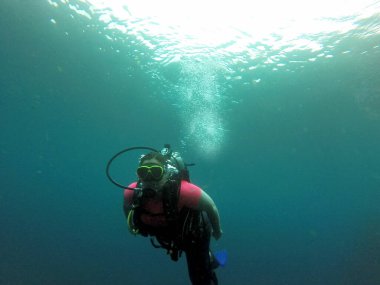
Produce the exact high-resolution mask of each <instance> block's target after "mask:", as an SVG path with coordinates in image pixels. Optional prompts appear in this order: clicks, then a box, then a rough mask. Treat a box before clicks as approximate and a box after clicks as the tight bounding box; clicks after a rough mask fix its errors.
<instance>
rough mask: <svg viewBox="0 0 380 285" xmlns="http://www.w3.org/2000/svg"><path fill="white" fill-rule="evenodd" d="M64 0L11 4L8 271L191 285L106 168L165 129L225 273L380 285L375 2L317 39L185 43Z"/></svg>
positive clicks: (1, 155) (5, 71) (4, 192)
mask: <svg viewBox="0 0 380 285" xmlns="http://www.w3.org/2000/svg"><path fill="white" fill-rule="evenodd" d="M375 2H376V1H375ZM52 3H58V4H56V5H53V4H52ZM376 3H377V2H376ZM69 4H72V5H74V4H75V5H78V6H77V7H80V8H81V9H83V10H84V11H87V12H88V13H90V12H89V11H90V9H89V8H88V7H87V6H86V5H87V4H86V1H78V2H75V1H67V2H66V1H56V2H54V1H50V3H49V2H48V1H42V0H37V1H21V0H3V1H2V2H1V4H0V11H1V15H2V17H0V27H1V44H0V57H1V68H0V78H1V84H0V128H1V139H0V169H1V171H0V225H1V233H0V284H12V285H13V284H114V285H116V284H136V285H138V284H158V285H159V284H173V285H175V284H178V285H179V284H189V283H188V277H187V271H186V264H185V260H184V258H182V260H180V262H178V263H173V262H171V260H170V258H168V256H166V254H165V252H163V251H160V250H155V249H153V248H152V247H151V245H150V242H149V240H147V239H144V238H137V237H133V236H131V235H130V234H129V232H128V229H127V226H126V222H125V219H124V216H123V212H122V191H121V190H120V189H118V188H116V187H114V186H113V185H112V184H111V183H109V181H108V180H107V178H106V176H105V165H106V163H107V160H108V159H109V158H110V157H111V156H112V155H113V154H115V153H116V152H117V151H119V150H121V149H123V148H125V147H129V146H136V145H145V146H151V147H154V148H161V147H162V146H163V144H164V143H171V145H172V146H173V148H175V149H177V150H179V151H181V153H182V154H183V156H184V157H185V159H186V160H187V161H189V162H194V163H196V166H194V167H193V168H191V176H192V180H193V182H194V183H196V184H198V185H199V186H201V187H202V188H203V189H204V190H205V191H207V192H208V193H209V194H210V195H211V196H212V197H213V198H214V200H215V202H216V204H217V205H218V207H219V210H220V214H221V219H222V227H223V231H224V235H223V237H222V239H221V240H220V241H218V242H215V241H213V244H212V247H213V248H214V249H226V250H227V251H228V255H229V260H228V263H227V265H226V267H224V268H221V269H218V276H219V279H220V284H255V285H284V284H290V285H304V284H308V285H337V284H344V285H359V284H360V285H377V284H380V220H379V216H380V206H379V205H380V163H379V161H380V82H379V80H378V76H379V74H380V68H379V62H380V36H379V32H378V31H379V24H378V23H379V12H380V10H377V12H376V10H375V12H374V13H373V14H370V15H369V14H366V15H367V16H366V17H361V18H360V19H357V18H347V19H345V20H347V21H352V23H354V24H355V25H354V28H352V30H349V31H347V32H346V33H337V32H334V31H333V32H329V33H326V34H319V33H316V34H313V35H307V36H306V35H304V37H301V38H302V39H307V40H309V42H308V44H306V46H308V45H312V46H315V45H316V43H318V45H319V48H315V47H314V49H313V48H311V49H308V48H302V47H300V46H299V45H295V44H294V43H295V42H294V41H293V42H291V43H283V42H281V40H280V37H279V36H278V35H277V36H276V35H274V36H273V37H272V38H270V39H268V38H267V39H266V40H263V41H262V42H250V41H249V40H247V39H250V38H252V35H249V34H248V35H247V34H244V33H243V32H242V33H240V34H239V36H237V37H236V38H234V39H232V40H231V42H229V43H220V44H219V45H218V46H217V47H213V46H211V47H209V46H197V48H196V49H195V48H194V49H188V48H186V45H185V43H186V42H184V39H180V40H178V42H176V41H175V40H174V39H172V38H171V37H170V36H169V35H168V38H163V35H158V36H157V37H154V36H153V35H151V34H149V33H148V32H146V31H145V32H142V33H141V34H139V32H138V30H133V29H132V32H130V33H129V32H127V33H123V32H121V31H120V30H117V29H114V30H112V29H110V26H109V23H108V24H107V23H105V22H104V21H100V20H99V18H97V17H92V18H90V19H89V18H88V17H86V16H83V15H81V14H78V13H77V12H75V9H73V8H72V7H71V8H70V7H69ZM75 5H74V6H75ZM376 5H378V4H374V7H375V8H376V7H377V6H376ZM77 9H78V8H77ZM132 12H133V11H131V13H132ZM114 21H117V19H114ZM337 22H338V21H337ZM342 22H344V21H343V20H342ZM120 23H121V22H120ZM122 23H123V24H125V25H127V26H128V25H132V24H134V25H135V26H133V25H132V27H139V26H138V23H139V21H135V22H133V23H132V24H131V23H129V22H126V23H124V22H122ZM128 27H129V26H128ZM144 27H145V26H144ZM135 29H136V28H135ZM136 31H137V32H136ZM276 39H277V40H276ZM298 39H299V38H298ZM239 40H242V41H243V42H244V44H243V43H242V44H239V45H238V44H237V43H239ZM147 41H148V42H149V43H147ZM293 44H294V45H293ZM152 45H154V48H152ZM236 46H240V47H241V46H244V47H243V48H242V49H241V50H236V49H235V48H236ZM232 47H233V48H232ZM232 50H233V51H232ZM174 51H176V52H177V53H175V52H174ZM139 154H140V153H133V154H128V155H126V156H125V157H124V158H123V159H122V160H121V161H119V162H117V163H115V165H114V166H113V169H112V170H113V173H114V175H115V176H116V177H117V179H118V180H120V182H123V183H128V182H129V181H131V180H133V179H134V167H135V164H136V161H137V160H136V158H137V157H138V155H139Z"/></svg>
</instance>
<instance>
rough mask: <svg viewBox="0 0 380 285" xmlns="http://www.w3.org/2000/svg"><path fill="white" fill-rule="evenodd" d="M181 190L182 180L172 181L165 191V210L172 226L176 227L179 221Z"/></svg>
mask: <svg viewBox="0 0 380 285" xmlns="http://www.w3.org/2000/svg"><path fill="white" fill-rule="evenodd" d="M180 189H181V180H180V179H170V180H169V181H168V182H167V183H166V185H165V187H164V189H163V197H162V202H163V208H164V212H165V216H166V219H167V221H168V223H169V225H170V226H175V223H176V222H177V220H178V216H179V213H178V199H179V192H180Z"/></svg>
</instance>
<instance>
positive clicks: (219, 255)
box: [214, 249, 227, 267]
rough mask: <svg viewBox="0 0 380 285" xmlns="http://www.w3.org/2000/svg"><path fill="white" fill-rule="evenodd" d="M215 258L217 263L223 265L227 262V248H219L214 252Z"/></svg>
mask: <svg viewBox="0 0 380 285" xmlns="http://www.w3.org/2000/svg"><path fill="white" fill-rule="evenodd" d="M214 256H215V259H216V260H217V261H218V263H219V265H220V266H222V267H224V266H225V265H226V263H227V250H225V249H223V250H219V251H217V252H215V253H214Z"/></svg>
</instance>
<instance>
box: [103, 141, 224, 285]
mask: <svg viewBox="0 0 380 285" xmlns="http://www.w3.org/2000/svg"><path fill="white" fill-rule="evenodd" d="M136 148H137V149H142V148H143V149H150V150H153V149H151V148H145V147H136ZM127 150H128V149H127ZM119 154H120V153H119ZM117 155H118V154H117ZM117 155H116V156H117ZM116 156H115V157H116ZM115 157H114V158H115ZM111 161H112V159H111ZM111 161H110V162H109V164H110V163H111ZM187 166H189V165H187V164H185V163H184V162H183V160H182V158H181V157H180V155H179V154H178V153H177V152H172V151H171V150H170V146H169V145H165V147H164V149H163V150H162V151H161V152H158V151H156V150H153V151H151V152H149V153H147V154H145V155H143V156H141V158H140V161H139V165H138V167H137V178H138V179H137V181H136V182H133V183H131V184H130V185H129V186H128V187H125V190H124V213H125V216H126V218H127V221H128V226H129V230H130V232H131V233H133V234H135V235H137V234H140V235H142V236H144V237H148V236H149V237H150V238H151V243H152V245H153V246H154V247H156V248H164V249H166V250H167V253H168V254H169V255H170V257H171V259H172V260H173V261H177V260H178V259H179V258H180V257H181V254H182V252H185V254H186V260H187V267H188V273H189V277H190V280H191V283H192V284H193V285H217V284H218V280H217V277H216V274H215V272H214V269H216V268H217V267H218V266H219V265H222V266H223V264H222V263H220V262H218V256H214V254H213V253H212V252H211V250H210V237H211V235H212V236H213V237H214V238H215V239H216V240H218V239H219V238H220V237H221V236H222V230H221V227H220V219H219V213H218V209H217V207H216V206H215V203H214V201H213V200H212V199H211V198H210V196H209V195H207V193H206V192H205V191H203V190H202V189H201V188H199V187H198V186H196V185H194V184H192V183H191V182H190V178H189V172H188V169H187ZM108 168H109V165H108V166H107V175H108ZM109 178H110V176H109ZM110 179H111V178H110ZM111 181H112V182H113V183H115V182H114V181H113V180H112V179H111ZM115 184H117V183H115ZM117 185H118V186H121V185H120V184H117Z"/></svg>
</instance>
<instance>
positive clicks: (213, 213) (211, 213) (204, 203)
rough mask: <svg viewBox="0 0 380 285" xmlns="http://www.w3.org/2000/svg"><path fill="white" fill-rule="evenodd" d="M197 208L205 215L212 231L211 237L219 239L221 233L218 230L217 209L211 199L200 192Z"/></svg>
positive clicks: (219, 229)
mask: <svg viewBox="0 0 380 285" xmlns="http://www.w3.org/2000/svg"><path fill="white" fill-rule="evenodd" d="M199 208H200V209H201V210H203V211H205V212H206V213H207V216H208V218H209V219H210V222H211V225H212V229H213V232H212V235H213V236H214V238H215V239H219V238H220V237H221V236H222V233H223V232H222V230H221V228H220V218H219V212H218V208H217V207H216V205H215V203H214V201H213V200H212V199H211V197H210V196H209V195H207V193H206V192H204V191H202V195H201V199H200V201H199Z"/></svg>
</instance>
